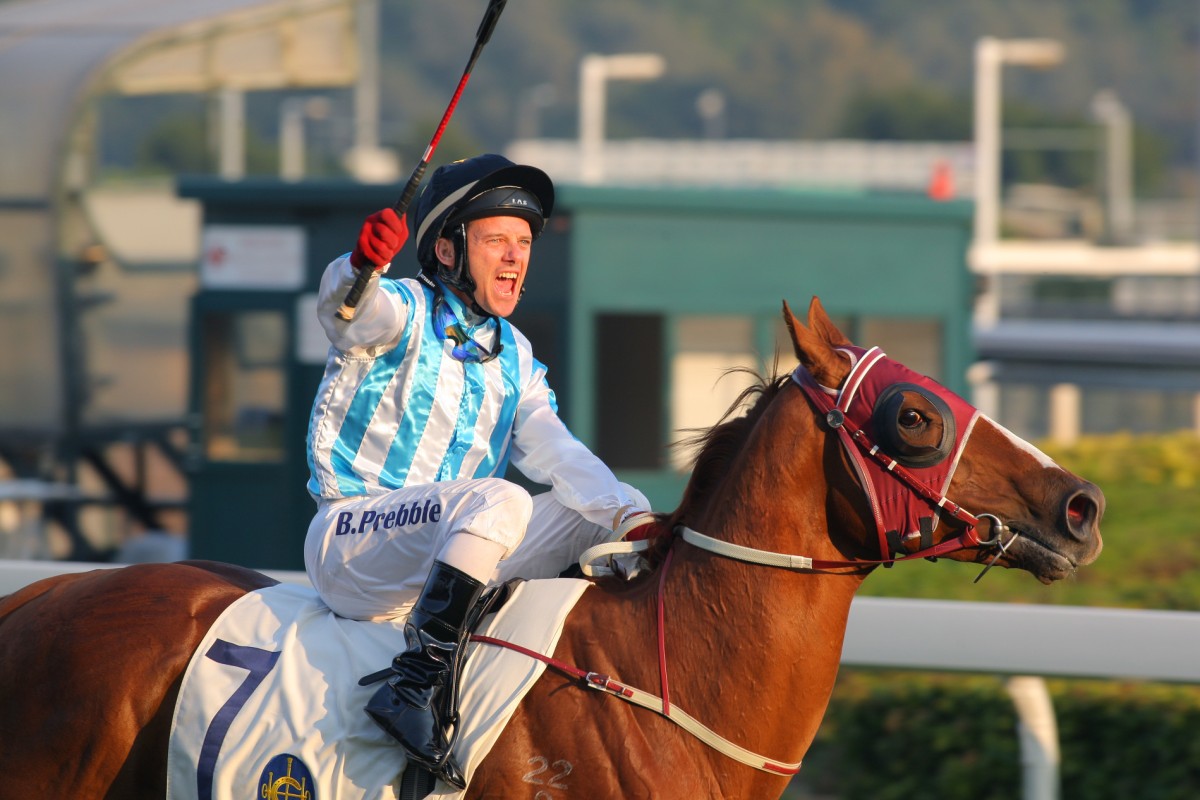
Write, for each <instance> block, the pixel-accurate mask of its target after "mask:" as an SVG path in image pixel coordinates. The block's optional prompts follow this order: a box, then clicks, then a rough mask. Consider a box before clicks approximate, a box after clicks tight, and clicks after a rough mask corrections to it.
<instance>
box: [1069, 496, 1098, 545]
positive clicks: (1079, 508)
mask: <svg viewBox="0 0 1200 800" xmlns="http://www.w3.org/2000/svg"><path fill="white" fill-rule="evenodd" d="M1066 514H1067V527H1068V528H1069V529H1070V531H1071V532H1072V533H1074V534H1076V535H1077V536H1089V535H1092V534H1094V533H1095V532H1096V526H1097V525H1098V524H1099V522H1100V504H1099V502H1097V500H1096V498H1095V497H1093V496H1092V493H1091V492H1089V491H1087V490H1083V491H1078V492H1075V494H1073V495H1071V497H1070V498H1068V499H1067V508H1066Z"/></svg>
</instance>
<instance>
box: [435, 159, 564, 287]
mask: <svg viewBox="0 0 1200 800" xmlns="http://www.w3.org/2000/svg"><path fill="white" fill-rule="evenodd" d="M553 209H554V184H553V182H551V180H550V177H549V176H548V175H546V173H544V172H542V171H541V170H540V169H538V168H537V167H529V166H523V165H520V164H514V163H513V162H511V161H509V160H508V159H507V158H505V157H504V156H501V155H496V154H494V153H486V154H484V155H481V156H475V157H474V158H468V159H465V160H463V161H455V162H454V163H452V164H445V165H443V166H440V167H438V168H437V169H436V170H434V172H433V177H431V178H430V179H429V182H428V183H427V184H426V185H425V188H424V189H423V190H422V191H421V196H420V198H418V200H417V203H416V206H415V211H414V213H413V226H412V227H413V228H415V229H416V232H417V261H418V262H419V263H420V265H421V274H420V275H419V276H418V277H419V278H420V279H421V281H422V282H423V283H425V284H426V285H427V286H429V287H430V288H436V283H435V282H434V277H437V278H440V279H441V281H442V282H443V283H445V284H446V285H447V286H451V287H453V288H455V289H460V290H461V291H463V292H464V293H466V295H467V296H468V297H471V298H474V296H475V281H474V280H473V279H472V278H471V271H470V269H469V267H468V265H467V258H466V225H467V223H468V222H470V221H471V220H475V219H481V218H483V217H494V216H501V215H506V216H513V217H520V218H521V219H524V220H526V221H527V222H528V223H529V229H530V231H531V232H532V233H533V238H534V239H536V238H537V237H538V236H540V235H541V233H542V229H543V228H545V226H546V220H547V219H549V218H550V212H551V211H553ZM442 236H445V237H447V238H449V239H451V240H452V241H454V250H455V253H456V254H457V255H456V258H455V263H454V265H453V266H449V267H448V266H446V265H445V264H443V263H441V262H440V261H438V258H437V255H436V254H435V253H434V245H435V243H436V242H437V240H438V238H440V237H442ZM476 310H477V311H478V310H479V309H476Z"/></svg>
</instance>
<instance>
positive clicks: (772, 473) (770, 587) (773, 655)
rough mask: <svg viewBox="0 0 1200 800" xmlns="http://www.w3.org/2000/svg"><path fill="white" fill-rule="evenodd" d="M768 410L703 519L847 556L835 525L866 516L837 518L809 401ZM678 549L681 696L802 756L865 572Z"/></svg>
mask: <svg viewBox="0 0 1200 800" xmlns="http://www.w3.org/2000/svg"><path fill="white" fill-rule="evenodd" d="M769 413H774V414H775V415H776V416H775V418H773V419H772V420H770V424H769V425H761V424H760V425H759V426H758V428H757V430H756V431H755V432H754V433H752V434H751V436H750V438H749V439H748V441H747V442H746V444H745V446H744V448H743V452H742V454H741V455H740V456H739V458H738V459H737V460H736V462H735V463H734V464H733V465H732V466H731V469H730V472H729V475H728V476H727V478H726V480H725V481H724V482H723V484H722V486H721V487H720V488H719V490H718V491H717V492H716V493H714V495H713V497H712V501H711V502H710V503H709V504H708V506H707V507H706V509H705V511H704V513H703V515H702V516H701V517H700V518H698V519H697V520H696V523H695V527H696V528H697V530H700V531H701V532H702V533H705V534H707V535H709V536H713V537H716V538H719V539H723V540H725V541H730V542H734V543H736V544H741V545H744V546H747V547H753V548H756V549H761V550H771V551H774V552H782V553H788V554H792V555H802V556H809V557H814V558H824V559H832V560H839V559H844V558H845V557H846V554H845V553H842V552H841V551H840V550H839V548H838V546H837V545H836V544H835V543H834V542H832V541H831V539H830V535H829V528H830V526H831V525H842V524H847V523H849V524H860V521H859V520H858V519H850V520H844V519H841V518H839V519H836V520H834V519H831V518H830V514H831V511H830V509H831V508H835V507H837V506H838V505H839V504H838V503H836V502H833V501H832V500H831V496H830V492H831V490H830V484H829V479H828V478H827V477H826V456H825V439H824V436H823V435H822V434H821V433H820V432H818V431H816V429H815V426H814V425H813V421H812V415H811V412H809V411H808V410H807V408H804V407H803V405H802V404H801V407H799V408H797V407H795V404H793V405H792V406H789V407H786V408H782V409H777V410H775V411H773V412H769ZM773 432H777V433H780V435H773ZM677 555H678V556H679V557H678V559H677V560H676V563H675V564H673V565H672V566H671V573H672V574H671V575H670V577H669V580H668V591H667V615H666V616H667V620H668V622H667V625H668V628H669V631H668V636H669V637H670V638H669V641H671V642H673V643H675V647H674V648H673V652H675V653H677V655H676V656H672V662H674V664H675V666H672V674H673V677H672V682H673V683H676V684H677V685H678V686H679V691H680V695H679V696H680V702H681V704H683V705H684V706H685V707H686V706H687V704H688V701H687V700H686V699H684V698H687V697H688V696H689V695H691V696H693V697H697V696H698V697H701V698H702V701H701V702H703V704H704V705H703V706H702V707H703V708H714V709H715V708H723V709H725V710H726V711H727V712H728V713H727V715H726V716H725V719H727V720H736V721H737V722H736V723H735V724H736V725H737V726H738V727H739V729H738V730H737V731H736V735H731V736H730V738H733V739H734V740H736V741H738V742H739V743H741V744H742V745H743V746H745V747H749V748H750V749H756V748H757V749H758V752H761V753H765V754H769V755H770V756H771V757H774V758H781V759H788V760H799V758H800V756H801V755H802V754H803V751H804V750H806V749H807V747H808V745H809V743H810V742H811V740H812V736H813V735H814V734H815V732H816V729H817V726H818V724H819V722H820V719H821V716H822V715H823V714H824V711H825V706H826V704H827V702H828V698H829V694H830V692H831V691H832V687H833V682H834V679H835V678H836V676H837V668H838V663H839V660H840V657H841V647H842V637H843V635H844V633H845V626H846V618H847V615H848V613H849V610H850V602H851V600H852V598H853V596H854V593H855V591H856V590H857V589H858V587H859V585H861V583H862V575H861V574H817V573H811V572H799V573H798V572H793V571H790V570H785V569H780V568H775V567H764V566H759V565H753V564H747V563H744V562H739V561H733V560H730V559H727V558H723V557H719V556H716V555H713V554H711V553H708V552H702V551H700V550H698V549H696V548H693V547H687V546H681V547H680V548H679V552H678V553H677ZM684 638H686V639H688V640H689V643H688V644H687V646H686V648H684V647H681V645H680V641H681V640H682V639H684ZM685 662H686V663H685ZM714 677H716V678H717V679H716V680H714ZM747 709H753V710H754V711H752V712H750V713H747ZM781 748H782V750H781Z"/></svg>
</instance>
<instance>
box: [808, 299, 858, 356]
mask: <svg viewBox="0 0 1200 800" xmlns="http://www.w3.org/2000/svg"><path fill="white" fill-rule="evenodd" d="M808 327H809V330H811V331H813V332H814V333H816V334H817V335H818V336H820V337H821V338H822V339H824V340H825V341H827V342H829V344H830V345H832V346H833V347H849V346H850V345H851V341H850V340H849V339H847V338H846V334H844V333H842V332H841V330H840V329H839V328H838V326H837V325H834V324H833V320H831V319H830V318H829V315H828V314H826V313H825V306H823V305H821V301H820V299H818V298H817V297H813V299H812V302H810V303H809V304H808Z"/></svg>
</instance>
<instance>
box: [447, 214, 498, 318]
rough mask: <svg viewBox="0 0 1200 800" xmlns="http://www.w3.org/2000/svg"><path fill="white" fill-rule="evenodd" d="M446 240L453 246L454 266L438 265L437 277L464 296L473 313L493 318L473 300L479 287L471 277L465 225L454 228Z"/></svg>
mask: <svg viewBox="0 0 1200 800" xmlns="http://www.w3.org/2000/svg"><path fill="white" fill-rule="evenodd" d="M447 238H449V239H450V241H451V242H452V243H453V244H454V266H453V267H452V268H451V267H447V266H446V265H445V264H440V265H439V267H438V277H439V278H441V279H442V282H443V283H445V284H446V285H447V286H450V287H453V288H455V289H458V290H459V291H461V292H462V293H463V294H465V295H466V296H467V297H468V299H469V303H470V308H471V310H472V311H473V312H475V313H476V314H478V315H479V316H481V317H484V318H488V317H491V316H493V315H492V314H489V313H488V312H487V311H485V310H484V308H483V306H481V305H479V301H478V300H476V299H475V291H476V290H477V289H478V288H479V287H478V285H477V284H476V283H475V278H473V277H472V276H471V264H470V261H469V260H468V258H467V224H466V223H465V222H464V223H461V224H460V225H457V226H455V228H454V231H453V232H452V233H451V235H450V236H449V237H447Z"/></svg>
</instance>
